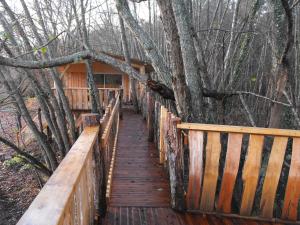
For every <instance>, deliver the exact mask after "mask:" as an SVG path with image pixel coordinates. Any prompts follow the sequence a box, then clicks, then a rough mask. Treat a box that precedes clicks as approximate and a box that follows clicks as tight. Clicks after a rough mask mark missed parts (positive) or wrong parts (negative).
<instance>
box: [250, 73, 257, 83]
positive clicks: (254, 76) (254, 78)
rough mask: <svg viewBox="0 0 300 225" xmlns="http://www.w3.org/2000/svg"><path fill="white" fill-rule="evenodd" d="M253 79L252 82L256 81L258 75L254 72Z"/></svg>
mask: <svg viewBox="0 0 300 225" xmlns="http://www.w3.org/2000/svg"><path fill="white" fill-rule="evenodd" d="M251 81H252V82H255V81H256V75H255V74H254V75H252V77H251Z"/></svg>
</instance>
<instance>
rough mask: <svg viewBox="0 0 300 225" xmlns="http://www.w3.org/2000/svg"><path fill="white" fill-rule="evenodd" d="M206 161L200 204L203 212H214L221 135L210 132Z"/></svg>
mask: <svg viewBox="0 0 300 225" xmlns="http://www.w3.org/2000/svg"><path fill="white" fill-rule="evenodd" d="M205 153H206V158H205V159H206V160H205V169H204V176H203V190H202V193H203V194H202V197H201V203H200V209H201V210H202V211H213V210H214V203H215V195H216V187H217V181H218V176H219V160H220V153H221V143H220V133H219V132H208V133H207V144H206V151H205Z"/></svg>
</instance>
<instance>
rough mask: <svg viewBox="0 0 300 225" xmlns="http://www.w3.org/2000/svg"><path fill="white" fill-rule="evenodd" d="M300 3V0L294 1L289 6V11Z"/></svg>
mask: <svg viewBox="0 0 300 225" xmlns="http://www.w3.org/2000/svg"><path fill="white" fill-rule="evenodd" d="M299 3H300V0H298V1H297V0H295V2H294V3H293V5H292V6H291V9H293V8H295V7H296V6H297V5H298V4H299Z"/></svg>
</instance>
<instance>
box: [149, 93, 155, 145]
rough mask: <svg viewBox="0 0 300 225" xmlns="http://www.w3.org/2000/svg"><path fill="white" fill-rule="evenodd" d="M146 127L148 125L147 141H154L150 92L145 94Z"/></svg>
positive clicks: (152, 108)
mask: <svg viewBox="0 0 300 225" xmlns="http://www.w3.org/2000/svg"><path fill="white" fill-rule="evenodd" d="M147 102H148V104H147V110H148V112H147V115H148V116H147V125H148V141H149V142H153V140H154V100H153V97H152V96H151V93H150V92H147Z"/></svg>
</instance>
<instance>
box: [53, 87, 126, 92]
mask: <svg viewBox="0 0 300 225" xmlns="http://www.w3.org/2000/svg"><path fill="white" fill-rule="evenodd" d="M121 89H122V88H97V90H112V91H118V90H121ZM51 90H56V88H51ZM64 90H90V89H89V88H87V87H68V88H64Z"/></svg>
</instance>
